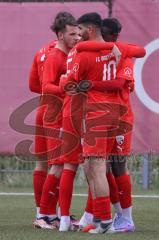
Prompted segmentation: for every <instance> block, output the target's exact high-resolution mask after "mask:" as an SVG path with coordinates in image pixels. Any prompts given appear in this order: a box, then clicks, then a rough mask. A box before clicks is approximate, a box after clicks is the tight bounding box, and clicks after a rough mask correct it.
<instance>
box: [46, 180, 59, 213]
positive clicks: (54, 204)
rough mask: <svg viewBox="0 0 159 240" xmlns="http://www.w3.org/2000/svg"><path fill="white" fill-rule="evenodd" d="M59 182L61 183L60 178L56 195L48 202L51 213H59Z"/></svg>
mask: <svg viewBox="0 0 159 240" xmlns="http://www.w3.org/2000/svg"><path fill="white" fill-rule="evenodd" d="M59 184H60V180H59V183H58V185H57V186H56V190H55V195H54V197H53V199H52V201H50V203H49V204H48V212H49V213H50V214H51V215H57V214H56V213H57V211H56V210H57V203H58V200H59Z"/></svg>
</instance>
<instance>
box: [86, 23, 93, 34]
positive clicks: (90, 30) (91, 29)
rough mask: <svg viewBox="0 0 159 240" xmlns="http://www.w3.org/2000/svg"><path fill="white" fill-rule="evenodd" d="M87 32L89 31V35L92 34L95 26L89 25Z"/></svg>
mask: <svg viewBox="0 0 159 240" xmlns="http://www.w3.org/2000/svg"><path fill="white" fill-rule="evenodd" d="M87 30H88V32H89V33H92V32H93V26H91V25H89V26H88V28H87Z"/></svg>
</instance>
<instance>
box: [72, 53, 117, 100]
mask: <svg viewBox="0 0 159 240" xmlns="http://www.w3.org/2000/svg"><path fill="white" fill-rule="evenodd" d="M116 69H117V60H116V56H115V55H114V54H113V53H112V52H110V51H107V50H104V51H98V52H81V53H78V54H77V55H76V57H75V59H74V65H73V78H74V79H75V80H76V81H78V82H79V81H81V80H90V81H109V80H113V79H115V78H116ZM118 100H119V96H118V93H117V92H113V91H112V92H99V91H96V90H89V91H88V101H91V102H96V101H100V102H101V101H105V102H107V101H108V102H118Z"/></svg>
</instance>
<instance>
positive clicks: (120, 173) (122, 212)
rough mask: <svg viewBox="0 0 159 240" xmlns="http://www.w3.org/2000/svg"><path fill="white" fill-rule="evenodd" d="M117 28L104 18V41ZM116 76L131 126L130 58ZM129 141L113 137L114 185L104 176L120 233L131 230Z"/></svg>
mask: <svg viewBox="0 0 159 240" xmlns="http://www.w3.org/2000/svg"><path fill="white" fill-rule="evenodd" d="M118 29H119V30H120V31H121V24H120V23H119V21H118V20H117V19H104V20H103V27H102V35H103V38H104V40H105V41H112V40H114V41H116V40H117V38H118V32H119V31H118ZM117 77H120V78H124V79H126V83H125V85H124V87H123V88H122V90H121V91H120V97H121V101H122V102H123V103H124V104H125V105H126V106H127V109H128V110H127V113H126V114H125V115H124V116H123V118H122V120H124V121H125V122H129V123H130V124H131V125H132V126H133V112H132V108H131V104H130V99H129V95H130V92H132V91H133V88H134V78H133V62H132V59H130V58H126V59H124V60H123V61H122V64H121V66H120V69H118V72H117ZM131 139H132V131H130V132H129V133H128V134H124V135H119V136H116V139H115V143H114V146H113V149H112V151H111V158H110V164H111V168H112V173H113V175H114V177H115V182H114V179H113V176H112V174H111V172H109V173H108V174H107V176H108V178H109V179H110V182H111V183H112V186H113V185H114V187H113V189H115V183H116V184H117V189H118V191H115V190H114V191H113V192H114V193H113V194H112V201H113V202H114V206H115V209H116V216H115V218H114V228H115V229H117V230H121V231H124V232H126V231H134V229H135V227H134V223H133V220H132V196H131V180H130V176H129V174H128V170H127V165H126V160H127V156H128V155H129V154H130V150H131ZM113 183H114V184H113ZM110 189H111V186H110ZM113 189H112V190H113ZM110 191H111V190H110ZM121 192H122V194H121Z"/></svg>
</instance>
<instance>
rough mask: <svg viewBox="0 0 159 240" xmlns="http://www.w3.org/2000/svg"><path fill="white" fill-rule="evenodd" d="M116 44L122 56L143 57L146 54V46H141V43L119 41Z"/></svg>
mask: <svg viewBox="0 0 159 240" xmlns="http://www.w3.org/2000/svg"><path fill="white" fill-rule="evenodd" d="M115 46H117V47H118V48H119V50H120V51H121V53H122V57H124V58H133V57H135V58H142V57H144V56H145V54H146V50H145V49H144V47H141V46H139V45H133V44H130V43H121V42H117V43H116V44H115Z"/></svg>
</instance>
